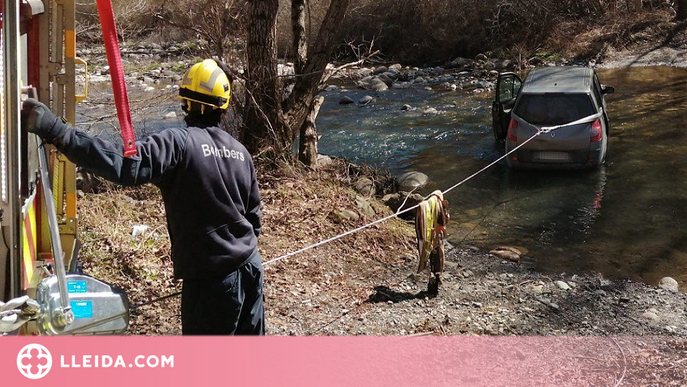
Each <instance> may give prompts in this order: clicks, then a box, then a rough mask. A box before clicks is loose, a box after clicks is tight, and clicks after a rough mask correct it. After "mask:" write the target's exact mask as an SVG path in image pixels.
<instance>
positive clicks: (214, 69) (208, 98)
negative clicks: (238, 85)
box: [179, 59, 231, 111]
mask: <svg viewBox="0 0 687 387" xmlns="http://www.w3.org/2000/svg"><path fill="white" fill-rule="evenodd" d="M179 97H180V98H182V99H183V100H184V102H185V103H186V106H187V108H189V110H190V107H191V102H197V103H200V104H201V105H205V106H212V108H214V109H226V108H227V107H229V99H230V98H231V84H230V82H229V78H228V77H227V75H226V74H225V73H224V70H222V68H221V67H219V65H218V64H217V62H215V61H214V60H212V59H205V60H204V61H202V62H200V63H196V64H195V65H193V67H191V69H189V70H188V71H187V72H186V74H184V78H183V79H182V81H181V86H180V87H179ZM202 110H204V109H201V111H202Z"/></svg>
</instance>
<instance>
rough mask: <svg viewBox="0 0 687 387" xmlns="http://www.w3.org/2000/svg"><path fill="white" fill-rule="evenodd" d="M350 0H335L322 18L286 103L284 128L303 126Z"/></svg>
mask: <svg viewBox="0 0 687 387" xmlns="http://www.w3.org/2000/svg"><path fill="white" fill-rule="evenodd" d="M349 2H350V1H349V0H332V1H331V3H330V5H329V8H328V9H327V14H326V15H325V17H324V20H323V21H322V26H321V27H320V31H319V34H318V35H317V40H316V41H315V43H314V45H313V46H312V50H311V51H310V53H309V55H308V61H307V62H306V64H305V66H304V67H303V71H302V72H301V73H299V76H298V77H297V79H296V85H295V86H294V88H293V92H291V95H290V96H289V99H288V100H287V101H286V104H285V106H284V121H283V125H285V126H286V129H285V130H292V131H293V135H295V131H296V130H298V128H300V127H301V126H302V125H303V122H304V121H305V118H306V117H307V115H308V113H309V112H310V110H311V109H312V106H313V100H314V98H315V96H316V95H317V94H318V93H319V92H320V82H321V80H322V77H323V75H324V71H325V69H326V67H327V64H328V63H329V60H328V59H329V53H330V49H331V47H332V46H333V44H334V39H335V38H336V33H337V31H338V30H339V27H340V26H341V23H342V22H343V19H344V15H345V14H346V10H347V9H348V4H349Z"/></svg>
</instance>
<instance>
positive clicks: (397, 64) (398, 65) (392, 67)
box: [389, 63, 403, 71]
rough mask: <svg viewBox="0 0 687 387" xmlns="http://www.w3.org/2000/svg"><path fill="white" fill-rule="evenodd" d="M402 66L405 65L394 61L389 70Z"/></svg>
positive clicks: (398, 68)
mask: <svg viewBox="0 0 687 387" xmlns="http://www.w3.org/2000/svg"><path fill="white" fill-rule="evenodd" d="M402 68H403V66H401V64H400V63H394V64H392V65H391V66H389V70H397V71H398V70H400V69H402Z"/></svg>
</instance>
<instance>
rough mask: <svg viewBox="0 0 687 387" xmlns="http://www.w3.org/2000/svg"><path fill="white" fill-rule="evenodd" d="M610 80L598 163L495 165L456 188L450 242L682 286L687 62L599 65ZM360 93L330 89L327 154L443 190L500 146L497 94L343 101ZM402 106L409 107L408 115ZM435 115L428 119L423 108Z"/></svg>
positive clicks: (321, 128)
mask: <svg viewBox="0 0 687 387" xmlns="http://www.w3.org/2000/svg"><path fill="white" fill-rule="evenodd" d="M599 76H600V79H601V81H602V83H606V84H608V85H612V86H614V87H615V90H616V93H615V94H613V95H610V96H609V97H608V99H607V102H608V109H609V114H610V118H611V138H610V142H609V153H608V159H607V163H606V165H605V166H603V167H601V168H600V169H598V170H593V171H583V172H537V171H530V172H514V171H510V170H509V169H508V168H507V167H506V166H505V163H500V164H498V165H496V166H494V167H493V168H491V169H490V170H488V171H487V172H485V173H484V174H482V175H480V176H478V177H477V178H475V179H473V180H471V181H470V182H468V183H467V184H466V185H464V186H462V187H460V188H458V189H456V190H454V191H452V192H451V193H449V194H448V196H447V199H448V200H449V201H450V202H451V205H450V211H451V215H452V220H451V224H450V227H449V231H450V239H451V240H452V241H453V242H457V243H462V244H463V245H471V246H479V247H481V248H485V249H489V248H492V247H494V246H497V245H501V244H508V245H512V246H518V247H520V248H523V249H524V250H526V251H527V253H526V257H527V258H526V260H525V261H524V263H525V264H528V265H532V266H535V267H537V268H538V269H539V270H543V271H548V272H552V273H557V272H564V271H565V272H579V271H597V272H601V273H603V274H604V275H607V276H614V277H629V278H633V279H637V280H643V281H646V282H649V283H656V282H657V281H658V280H659V279H660V278H662V277H664V276H672V277H673V278H675V279H677V280H678V281H680V282H681V283H682V284H683V285H684V284H687V228H686V227H685V226H686V224H685V217H686V216H687V206H685V204H684V203H685V199H687V181H686V179H685V178H686V176H687V138H686V136H685V130H686V129H685V125H686V124H687V70H684V69H676V68H669V67H651V68H627V69H613V70H609V69H604V70H599ZM366 94H367V92H365V91H362V90H341V91H331V92H327V93H326V102H325V104H324V106H323V107H322V110H321V112H320V116H319V117H318V120H317V126H318V132H319V133H320V134H321V135H322V138H321V140H320V143H319V149H320V152H321V153H325V154H332V155H337V156H345V157H347V158H349V159H352V160H354V161H357V162H361V163H368V164H372V165H376V166H378V167H385V168H388V169H390V170H391V171H392V172H393V173H394V174H399V173H401V172H403V171H408V170H417V171H421V172H424V173H426V174H427V175H428V176H429V177H430V179H431V181H432V183H431V186H430V187H427V189H426V191H430V190H433V189H446V188H448V187H450V186H452V185H453V184H455V183H456V182H458V181H460V180H462V179H463V178H465V177H467V176H469V175H470V174H472V173H474V172H475V171H477V170H479V169H480V168H482V167H483V166H485V165H487V164H488V163H490V162H492V161H493V160H495V159H497V158H498V157H499V156H501V155H502V154H503V144H496V143H495V142H494V140H493V135H492V131H491V93H488V94H485V95H477V96H475V95H472V94H469V93H461V92H445V93H441V92H432V91H425V90H389V91H387V92H383V93H380V94H379V95H377V99H376V101H374V102H373V103H372V104H370V105H367V106H362V107H361V106H357V105H339V104H338V101H339V99H340V98H341V96H343V95H348V96H350V97H352V98H353V99H354V100H357V99H358V98H360V97H362V96H364V95H366ZM404 104H408V105H410V106H411V107H412V108H413V109H411V110H410V111H402V110H401V107H402V106H403V105H404ZM430 107H432V108H435V109H437V110H438V112H439V114H430V115H425V114H423V111H424V110H425V109H427V108H430Z"/></svg>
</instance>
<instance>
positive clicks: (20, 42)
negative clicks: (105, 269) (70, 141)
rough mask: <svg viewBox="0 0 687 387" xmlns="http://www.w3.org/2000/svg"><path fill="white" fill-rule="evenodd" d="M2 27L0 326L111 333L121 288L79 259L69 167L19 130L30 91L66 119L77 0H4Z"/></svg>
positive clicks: (121, 303)
mask: <svg viewBox="0 0 687 387" xmlns="http://www.w3.org/2000/svg"><path fill="white" fill-rule="evenodd" d="M1 6H2V8H0V14H1V15H2V20H1V21H0V23H2V34H1V36H0V51H1V52H2V56H1V57H0V227H1V231H2V232H1V233H0V335H4V334H31V335H36V334H42V335H76V334H118V333H122V332H124V331H125V330H126V328H127V327H128V320H129V305H128V301H127V298H126V295H125V294H124V293H123V292H121V291H117V290H116V289H114V288H112V287H111V286H110V285H108V284H106V283H104V282H102V281H99V280H97V279H95V278H92V277H90V276H87V275H85V274H80V273H70V272H73V271H76V269H77V264H76V263H77V259H78V256H77V255H78V241H77V239H76V232H77V225H78V222H77V220H78V219H77V212H76V209H77V202H76V168H75V166H74V164H72V163H71V162H69V161H68V160H67V159H66V158H64V156H62V155H59V154H58V153H57V152H55V151H52V150H51V149H49V147H46V146H44V145H43V144H41V143H40V139H38V138H37V137H35V136H34V135H32V134H27V133H24V132H22V130H21V121H20V120H21V101H22V100H23V99H24V98H26V97H27V96H30V97H33V98H37V99H39V100H40V101H41V102H43V103H44V104H46V105H47V106H50V108H51V109H52V110H53V112H54V113H55V114H57V115H58V116H63V117H64V118H65V119H66V120H67V121H69V122H71V123H72V124H74V121H75V111H76V103H77V102H78V101H80V100H83V99H85V97H86V96H85V93H86V90H87V83H88V79H87V75H86V81H85V83H84V93H83V94H84V95H77V91H76V86H77V85H76V67H77V65H82V66H83V67H84V74H87V69H86V63H85V62H84V61H82V60H80V59H79V58H77V57H76V35H75V29H74V28H75V0H3V1H2V4H1Z"/></svg>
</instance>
